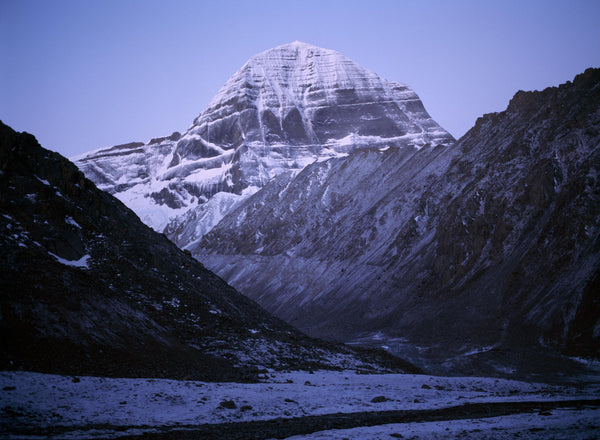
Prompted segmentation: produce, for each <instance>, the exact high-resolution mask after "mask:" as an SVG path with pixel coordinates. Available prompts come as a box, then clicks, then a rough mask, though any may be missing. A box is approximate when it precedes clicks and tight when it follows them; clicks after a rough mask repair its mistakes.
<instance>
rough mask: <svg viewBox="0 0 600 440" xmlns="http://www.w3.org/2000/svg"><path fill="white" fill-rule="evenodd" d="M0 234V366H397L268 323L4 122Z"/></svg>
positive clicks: (68, 370) (248, 374)
mask: <svg viewBox="0 0 600 440" xmlns="http://www.w3.org/2000/svg"><path fill="white" fill-rule="evenodd" d="M0 230H1V231H2V234H1V235H0V246H1V249H2V252H0V272H1V275H0V292H1V295H0V311H1V314H0V342H1V343H0V369H29V370H35V371H42V372H53V373H61V374H92V375H107V376H128V377H132V376H133V377H136V376H137V377H140V376H141V377H171V378H184V377H187V378H195V379H202V380H245V379H252V378H253V377H255V374H256V371H257V370H258V368H262V367H269V368H275V369H282V368H291V369H297V368H320V367H322V368H342V367H351V368H364V369H372V370H373V369H374V370H377V369H380V370H381V369H383V370H385V369H387V367H384V366H383V364H384V363H386V362H387V363H388V364H389V365H388V367H389V368H391V369H398V368H399V367H400V366H401V365H402V363H400V364H399V363H397V362H395V361H390V358H389V357H386V356H383V355H381V354H380V355H376V356H375V355H374V356H373V357H370V355H366V354H359V353H357V352H354V351H353V350H350V349H348V348H345V347H340V346H337V345H332V344H326V343H323V342H320V341H316V340H313V339H310V338H308V337H306V336H305V335H303V334H302V333H300V332H298V331H297V330H295V329H294V328H292V327H290V326H289V325H287V324H285V323H284V322H282V321H281V320H279V319H277V318H274V317H273V316H272V315H270V314H268V313H267V312H265V311H264V310H263V309H262V308H261V307H259V306H258V305H257V304H256V303H254V302H253V301H251V300H249V299H248V298H247V297H245V296H243V295H241V294H239V293H238V292H236V291H235V290H234V289H233V288H231V287H230V286H228V285H227V284H226V283H225V282H224V281H223V280H222V279H220V278H219V277H217V276H215V275H214V274H213V273H212V272H210V271H208V270H206V269H205V268H204V267H203V266H202V265H201V264H200V263H199V262H197V261H196V260H194V259H193V258H192V257H191V256H190V255H189V254H186V253H184V252H183V251H181V250H180V249H178V248H177V247H176V246H175V245H174V244H173V243H172V242H170V241H169V240H168V239H167V238H166V237H165V236H164V235H161V234H158V233H156V232H154V231H153V230H151V229H150V228H149V227H147V226H145V225H144V224H142V223H141V222H140V221H139V219H138V218H137V216H136V215H135V214H134V213H133V212H132V211H131V210H129V209H128V208H126V207H125V206H124V205H123V204H122V203H121V202H119V201H118V200H116V199H115V198H113V197H112V196H110V195H109V194H107V193H105V192H103V191H100V190H98V189H97V188H96V186H95V185H94V184H93V183H92V182H91V181H89V180H88V179H86V178H85V177H84V175H83V174H82V173H81V172H80V171H79V170H78V169H77V167H76V166H75V165H73V164H72V163H71V162H69V161H67V160H66V159H64V158H63V157H61V156H60V155H58V154H57V153H53V152H50V151H48V150H45V149H43V148H42V147H40V146H39V144H38V143H37V141H36V140H35V138H34V137H33V136H31V135H29V134H27V133H15V132H14V131H13V130H11V129H10V128H9V127H7V126H6V125H3V124H0ZM377 356H379V358H377ZM407 368H409V366H407Z"/></svg>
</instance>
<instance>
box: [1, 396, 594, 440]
mask: <svg viewBox="0 0 600 440" xmlns="http://www.w3.org/2000/svg"><path fill="white" fill-rule="evenodd" d="M595 407H600V399H579V400H558V401H545V402H544V401H542V402H533V401H529V402H487V403H468V404H464V405H458V406H451V407H447V408H439V409H425V410H394V411H374V412H356V413H336V414H325V415H314V416H306V417H295V418H277V419H272V420H258V421H252V422H238V423H216V424H205V425H180V426H177V427H176V428H173V427H160V428H158V429H161V430H162V432H154V433H144V434H140V435H126V436H123V437H119V438H120V439H127V440H135V439H152V440H178V439H186V440H188V439H202V440H213V439H215V440H222V439H228V440H262V439H268V438H278V439H284V438H287V437H291V436H295V435H306V434H311V433H314V432H318V431H328V430H332V429H352V428H359V427H369V426H377V425H386V424H391V423H414V422H418V423H420V422H438V421H450V420H465V419H481V418H487V417H500V416H508V415H513V414H526V413H535V412H544V411H549V410H553V409H559V408H570V409H583V408H595ZM96 429H100V430H107V429H110V430H114V431H116V432H118V431H127V430H129V429H141V430H144V429H152V428H151V427H149V426H110V425H106V424H103V425H99V424H95V425H86V426H77V427H69V428H66V427H54V428H50V429H44V430H39V429H36V430H29V429H23V430H19V432H18V433H17V432H12V433H11V434H22V435H57V434H61V433H68V432H69V431H81V430H84V431H85V430H96Z"/></svg>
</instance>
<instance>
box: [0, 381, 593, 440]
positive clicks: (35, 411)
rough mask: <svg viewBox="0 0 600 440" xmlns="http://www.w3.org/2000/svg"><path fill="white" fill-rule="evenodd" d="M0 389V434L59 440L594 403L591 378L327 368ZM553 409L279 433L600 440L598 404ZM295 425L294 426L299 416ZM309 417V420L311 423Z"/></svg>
mask: <svg viewBox="0 0 600 440" xmlns="http://www.w3.org/2000/svg"><path fill="white" fill-rule="evenodd" d="M0 389H1V390H2V391H1V395H0V396H1V397H0V437H2V438H60V439H63V438H65V439H66V438H71V439H80V438H116V437H122V436H128V435H141V434H144V435H156V436H159V437H157V438H187V437H188V435H186V432H187V433H189V434H191V433H193V430H194V426H199V425H206V424H215V426H217V424H219V425H220V424H227V423H237V422H253V421H267V420H273V419H278V418H285V419H291V418H308V416H325V415H327V414H336V413H348V414H349V413H352V414H357V413H375V412H381V413H382V414H384V413H386V414H387V412H389V411H406V410H410V411H415V414H416V416H417V418H416V419H414V420H418V415H419V414H421V413H428V412H430V411H428V410H437V409H441V408H450V407H459V406H461V405H464V404H483V403H486V404H487V403H490V404H495V403H500V402H536V404H534V407H533V408H535V405H537V402H540V405H542V402H548V401H565V400H573V401H575V400H578V401H581V400H595V399H599V398H600V381H597V380H593V378H592V379H591V380H588V381H586V382H582V383H579V384H575V385H548V384H541V383H527V382H519V381H511V380H504V379H494V378H477V377H437V376H427V375H401V374H387V375H361V374H356V373H354V372H330V371H317V372H315V373H314V374H313V373H309V372H274V373H269V374H266V375H265V377H264V379H263V380H262V382H261V383H255V384H240V383H207V382H194V381H175V380H164V379H110V378H102V377H72V376H58V375H50V374H40V373H31V372H11V371H8V372H0ZM559 406H560V407H555V408H552V409H549V410H548V409H545V410H544V409H542V406H540V409H539V410H537V409H534V410H530V411H528V412H521V411H514V414H511V415H504V416H502V417H493V416H494V415H495V414H494V413H493V412H489V414H488V413H486V414H487V415H486V414H484V416H482V415H481V414H479V415H477V416H476V417H474V418H472V419H469V418H468V417H467V418H465V416H464V415H463V416H461V417H458V420H450V421H448V420H446V421H439V420H438V421H436V420H430V421H424V422H410V423H401V424H398V423H396V424H377V426H371V427H356V428H353V429H340V430H336V429H331V426H329V427H328V428H327V430H324V431H323V430H322V431H318V432H314V433H312V434H305V435H299V436H298V435H296V436H294V434H295V433H294V432H293V431H290V433H291V434H292V435H290V436H287V437H288V438H293V439H295V440H299V439H313V440H314V439H344V438H348V439H393V438H415V439H450V438H457V437H462V438H464V437H467V438H476V439H483V438H500V439H503V438H511V439H512V438H521V439H523V438H525V439H538V438H539V439H541V438H565V439H597V438H600V406H598V402H597V400H596V402H595V403H590V404H589V405H582V404H581V403H578V404H577V405H573V406H572V407H570V405H569V404H565V405H562V404H560V405H559ZM413 415H414V414H413ZM352 417H356V416H354V415H353V416H352ZM298 420H300V421H299V423H301V420H302V419H298ZM314 420H316V421H317V422H318V420H319V418H313V421H314ZM423 420H427V419H423ZM242 425H243V424H240V425H239V426H242ZM259 425H260V424H259ZM346 426H350V425H346ZM355 426H356V424H355ZM341 427H342V428H343V427H344V426H341ZM282 432H283V433H285V432H286V431H285V430H284V431H282ZM304 432H306V431H304ZM153 433H156V434H153ZM161 435H162V436H163V437H160V436H161ZM240 435H241V434H240ZM189 437H190V438H202V437H198V436H195V437H194V436H191V435H190V436H189ZM285 437H286V436H283V437H282V434H278V435H277V438H285ZM211 438H213V437H211ZM221 438H222V439H223V440H227V438H228V437H226V436H223V437H221ZM236 438H244V437H243V436H239V437H236ZM251 438H258V437H251ZM266 438H268V437H266Z"/></svg>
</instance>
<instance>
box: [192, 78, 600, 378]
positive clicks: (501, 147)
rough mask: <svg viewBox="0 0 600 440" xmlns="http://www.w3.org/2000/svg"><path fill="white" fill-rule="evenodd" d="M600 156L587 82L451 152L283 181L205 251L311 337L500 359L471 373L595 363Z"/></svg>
mask: <svg viewBox="0 0 600 440" xmlns="http://www.w3.org/2000/svg"><path fill="white" fill-rule="evenodd" d="M599 144H600V70H599V69H589V70H587V71H586V72H585V73H584V74H581V75H579V76H577V77H576V78H575V80H574V81H573V82H572V83H571V82H569V83H567V84H564V85H561V86H560V87H553V88H549V89H546V90H544V91H541V92H519V93H517V94H516V95H515V97H514V98H513V99H512V100H511V102H510V104H509V106H508V108H507V110H506V111H504V112H501V113H495V114H489V115H485V116H484V117H482V118H480V119H479V120H478V121H477V123H476V125H475V127H473V128H472V129H471V130H470V131H469V132H468V133H467V134H466V135H465V136H463V138H461V139H460V140H459V141H458V142H457V143H456V144H455V145H453V146H444V145H441V146H437V147H435V148H433V147H425V148H423V149H421V150H419V151H418V152H416V153H415V154H412V153H411V154H407V150H406V149H390V150H388V151H385V152H378V151H356V152H354V153H352V154H350V156H349V157H347V158H341V159H332V160H329V161H327V162H323V163H319V164H314V165H312V166H309V167H307V168H306V169H304V170H303V172H301V173H300V174H299V175H298V176H297V177H296V178H295V179H294V180H292V181H291V182H290V179H289V178H288V179H287V180H286V179H285V178H284V177H281V178H279V179H275V180H274V181H273V182H271V183H270V184H269V185H267V186H265V188H263V189H262V190H261V191H259V192H258V193H256V194H255V195H254V196H252V197H251V198H249V199H248V200H246V201H245V202H243V203H242V204H241V205H240V206H238V207H237V208H236V209H235V210H234V211H233V212H231V213H230V214H229V215H228V216H226V217H225V218H224V219H223V220H222V221H221V223H220V224H219V225H218V226H217V227H216V228H215V229H213V231H211V232H210V233H209V234H208V235H207V236H205V239H204V240H203V242H201V243H200V245H199V246H197V247H196V248H195V249H193V252H194V254H195V255H197V256H199V257H200V258H202V259H203V261H205V264H207V266H208V267H210V268H211V269H213V270H215V271H216V272H217V273H219V274H221V275H222V276H223V277H224V278H225V279H227V280H228V281H229V282H230V283H231V284H232V285H234V286H236V288H238V289H239V290H240V291H241V292H242V293H245V294H247V295H249V296H250V297H252V298H254V299H256V300H257V301H258V302H259V303H261V304H263V305H264V306H265V307H266V308H267V309H268V310H270V311H272V312H274V313H275V314H276V315H278V316H280V317H282V318H283V319H285V320H287V321H288V322H291V323H293V324H294V325H296V326H298V327H299V328H301V329H303V330H305V331H307V332H309V333H310V334H313V335H319V336H327V337H334V338H338V339H342V340H352V339H355V338H361V337H366V336H369V335H374V334H378V333H380V334H383V335H384V340H386V339H388V340H389V339H393V338H402V339H403V343H402V344H400V345H403V344H404V342H406V339H408V341H409V343H413V344H419V345H427V346H430V347H435V350H434V351H437V354H438V357H437V359H438V361H439V360H440V359H442V358H443V357H444V356H446V357H448V356H449V355H451V354H452V355H456V354H461V353H465V352H468V351H470V350H471V348H473V347H474V348H482V347H488V349H487V350H488V351H486V352H485V353H483V354H481V356H471V357H470V360H469V362H471V361H473V360H474V359H475V358H477V357H480V358H484V357H485V356H488V357H489V359H488V360H489V361H490V362H495V359H497V358H498V356H500V355H498V356H496V355H492V354H490V353H498V352H499V351H500V352H502V353H506V350H517V351H519V352H521V353H523V351H527V350H530V351H533V352H534V353H535V352H536V350H538V351H539V350H542V351H543V350H556V351H558V352H561V353H564V354H568V355H578V356H582V355H583V356H593V357H597V356H598V355H599V351H600V337H599V334H600V332H599V329H600V298H599V297H598V292H600V239H599V237H600V216H599V215H598V213H599V212H600V181H599V178H600V175H599V172H600V147H599ZM307 274H310V277H307ZM489 347H494V350H491V351H489ZM486 353H487V354H486ZM500 357H505V358H506V356H505V354H502V355H501V356H500ZM508 357H510V356H508ZM461 362H462V361H461ZM488 366H489V365H488ZM461 367H465V365H462V366H461Z"/></svg>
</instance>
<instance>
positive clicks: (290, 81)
mask: <svg viewBox="0 0 600 440" xmlns="http://www.w3.org/2000/svg"><path fill="white" fill-rule="evenodd" d="M452 141H453V138H452V136H451V135H450V134H449V133H448V132H446V131H445V130H444V129H443V128H441V127H440V126H439V125H438V124H437V123H436V122H435V121H433V120H432V119H431V117H430V116H429V115H428V114H427V112H426V110H425V108H424V107H423V104H422V102H421V101H420V100H419V98H418V96H417V95H416V94H415V93H414V92H413V91H412V90H411V89H410V88H409V87H408V86H406V85H404V84H400V83H396V82H391V81H387V80H384V79H382V78H380V77H379V76H377V75H376V74H375V73H373V72H370V71H369V70H367V69H365V68H363V67H361V66H359V65H358V64H356V63H355V62H353V61H351V60H350V59H348V58H346V57H344V56H343V55H341V54H340V53H338V52H335V51H333V50H327V49H322V48H318V47H315V46H311V45H308V44H305V43H300V42H293V43H290V44H286V45H283V46H279V47H276V48H274V49H270V50H267V51H265V52H263V53H260V54H258V55H255V56H253V57H252V58H250V60H249V61H248V62H247V63H246V64H245V65H244V66H243V67H242V68H241V69H240V70H239V71H238V72H237V73H235V74H234V75H233V76H232V77H231V78H230V79H229V80H228V81H227V82H226V83H225V85H224V86H223V87H222V88H221V90H220V91H219V92H218V93H217V95H216V96H215V97H214V98H213V100H212V101H211V102H210V103H209V105H208V107H207V108H206V109H205V110H204V111H203V112H202V113H201V114H200V115H199V116H198V117H197V118H196V119H195V120H194V122H193V124H192V125H191V127H190V128H189V129H188V130H187V131H186V132H185V133H184V134H183V135H179V133H174V134H173V135H172V136H170V137H169V138H161V139H153V140H152V141H150V142H148V143H147V144H143V143H132V144H127V145H122V146H116V147H112V148H106V149H100V150H97V151H94V152H90V153H86V154H83V155H81V156H78V157H76V158H73V160H74V161H75V163H76V164H77V165H78V166H79V168H80V169H81V170H82V171H83V172H84V173H85V174H86V176H87V177H89V178H90V179H91V180H93V181H94V182H95V183H96V184H97V185H98V186H99V187H100V188H101V189H103V190H106V191H108V192H110V193H111V194H114V195H115V196H116V197H117V198H119V199H120V200H121V201H123V202H124V203H125V204H126V205H127V206H129V207H130V208H132V209H133V210H134V211H135V212H136V213H137V214H138V215H139V216H140V218H141V219H142V221H144V222H145V223H146V224H148V225H150V226H151V227H153V228H154V229H156V230H158V231H163V229H164V228H165V227H167V229H166V231H165V232H166V233H167V235H168V236H169V237H170V238H171V239H172V240H173V241H175V242H176V243H177V244H178V245H179V246H180V247H186V246H187V245H188V244H190V243H191V242H192V241H194V240H196V239H198V238H200V237H201V236H202V235H203V234H205V233H206V232H208V231H209V230H210V229H211V228H212V227H213V226H214V225H216V224H217V223H218V221H219V220H220V219H221V218H222V217H223V216H224V215H225V214H226V213H227V212H229V211H230V210H231V209H233V208H234V207H235V206H236V205H237V204H238V203H239V201H241V200H242V199H244V198H245V197H247V196H248V195H251V194H253V193H254V192H256V191H257V190H258V189H259V188H261V187H263V186H264V185H265V184H266V183H267V182H268V181H269V180H270V179H272V178H273V177H275V176H277V175H279V174H281V173H283V172H288V173H291V175H294V174H296V173H298V172H299V171H300V170H302V169H303V168H304V167H305V166H307V165H309V164H311V163H314V162H317V161H322V160H326V159H329V158H331V157H339V156H345V155H346V154H348V153H349V152H351V151H353V150H355V149H356V148H374V149H377V148H386V147H390V146H394V147H405V148H410V149H411V150H414V151H416V150H417V149H419V148H421V147H423V146H425V145H437V144H440V143H450V142H452Z"/></svg>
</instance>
